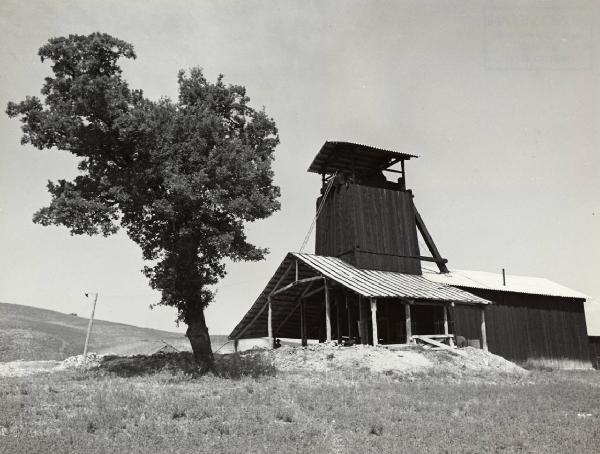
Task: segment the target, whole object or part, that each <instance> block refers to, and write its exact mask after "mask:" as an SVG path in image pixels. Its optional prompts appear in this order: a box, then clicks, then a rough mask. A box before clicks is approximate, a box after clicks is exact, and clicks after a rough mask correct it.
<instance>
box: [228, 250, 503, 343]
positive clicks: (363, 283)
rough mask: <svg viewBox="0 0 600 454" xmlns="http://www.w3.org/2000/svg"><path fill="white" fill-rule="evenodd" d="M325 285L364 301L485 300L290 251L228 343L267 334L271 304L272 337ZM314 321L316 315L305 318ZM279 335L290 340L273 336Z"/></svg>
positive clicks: (410, 276) (406, 276) (408, 277)
mask: <svg viewBox="0 0 600 454" xmlns="http://www.w3.org/2000/svg"><path fill="white" fill-rule="evenodd" d="M325 281H327V285H328V286H329V287H331V288H334V287H338V288H339V287H342V288H345V289H346V290H349V291H351V292H353V293H355V294H356V295H360V296H362V297H364V298H375V299H381V298H386V299H398V300H401V301H404V302H408V303H412V304H451V303H456V304H474V305H486V304H490V303H491V302H490V301H488V300H486V299H484V298H480V297H478V296H475V295H473V294H471V293H469V292H467V291H465V290H461V289H458V288H455V287H452V286H450V285H447V284H443V283H436V282H432V281H430V280H428V279H425V278H424V277H423V276H421V275H413V274H403V273H394V272H389V271H375V270H363V269H359V268H356V267H354V266H352V265H350V264H348V263H346V262H344V261H343V260H341V259H339V258H336V257H324V256H319V255H312V254H300V253H293V252H290V253H288V254H287V256H286V257H285V259H284V260H283V261H282V262H281V264H280V265H279V267H278V268H277V270H276V271H275V273H274V274H273V276H272V277H271V279H270V280H269V282H268V283H267V285H266V286H265V288H264V290H263V291H262V292H261V294H260V295H259V296H258V298H257V299H256V301H255V302H254V304H253V305H252V307H251V308H250V309H249V310H248V312H247V313H246V315H245V316H244V317H243V318H242V320H241V321H240V322H239V323H238V324H237V326H236V327H235V328H234V329H233V331H232V332H231V334H230V335H229V338H230V339H240V338H252V337H264V336H266V335H267V310H266V309H267V307H268V301H269V299H271V301H272V323H273V329H274V334H275V336H277V335H278V334H280V333H279V330H280V329H281V328H283V327H284V326H285V324H286V322H287V321H288V320H289V317H290V316H291V314H292V313H294V312H295V311H296V310H297V309H298V306H299V301H300V299H301V298H308V297H310V296H314V295H317V294H319V293H321V294H323V292H324V289H325ZM311 316H313V317H318V314H317V313H316V312H315V314H313V315H311ZM279 337H293V336H286V335H279Z"/></svg>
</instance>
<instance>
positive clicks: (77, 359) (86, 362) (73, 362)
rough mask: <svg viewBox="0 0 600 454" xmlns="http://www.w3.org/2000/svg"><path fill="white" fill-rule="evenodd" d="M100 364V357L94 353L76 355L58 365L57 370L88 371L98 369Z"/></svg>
mask: <svg viewBox="0 0 600 454" xmlns="http://www.w3.org/2000/svg"><path fill="white" fill-rule="evenodd" d="M101 363H102V356H101V355H98V354H96V353H88V354H87V355H86V356H83V355H76V356H70V357H69V358H67V359H65V360H64V361H63V362H62V363H61V364H60V365H59V367H58V368H59V369H78V370H89V369H96V368H97V367H100V364H101Z"/></svg>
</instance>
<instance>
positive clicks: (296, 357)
mask: <svg viewBox="0 0 600 454" xmlns="http://www.w3.org/2000/svg"><path fill="white" fill-rule="evenodd" d="M270 354H271V355H272V357H273V362H274V365H275V367H276V368H277V369H278V370H284V371H285V370H299V369H303V370H314V371H334V370H339V371H363V372H372V373H384V374H386V375H397V376H403V377H410V376H415V375H416V376H421V375H424V374H431V375H435V376H440V377H443V376H446V377H450V378H462V377H469V376H477V375H480V374H489V375H491V374H496V375H513V376H514V375H517V376H522V375H526V374H527V371H526V370H525V369H523V368H521V367H519V366H517V365H516V364H514V363H511V362H510V361H507V360H505V359H504V358H502V357H500V356H496V355H494V354H492V353H489V352H485V351H483V350H480V349H476V348H472V347H467V348H464V349H459V350H452V351H451V350H426V349H424V348H422V347H418V346H407V347H401V348H397V349H393V350H392V349H388V348H385V347H382V346H379V347H372V346H367V345H358V346H354V347H342V346H338V345H336V344H335V343H334V344H316V345H309V346H308V347H304V348H302V347H281V348H279V349H277V350H275V351H273V352H272V353H270Z"/></svg>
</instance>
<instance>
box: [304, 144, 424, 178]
mask: <svg viewBox="0 0 600 454" xmlns="http://www.w3.org/2000/svg"><path fill="white" fill-rule="evenodd" d="M417 157H418V156H416V155H412V154H408V153H400V152H397V151H392V150H385V149H383V148H376V147H370V146H368V145H361V144H357V143H351V142H330V141H328V142H325V144H323V146H322V147H321V150H319V152H318V153H317V155H316V156H315V159H314V160H313V162H312V164H311V165H310V167H309V168H308V171H309V172H313V173H319V174H330V173H334V172H339V171H342V172H352V173H358V174H365V173H366V174H368V173H373V172H377V171H382V170H385V169H387V168H388V167H390V166H393V165H394V164H396V163H397V162H400V161H407V160H409V159H411V158H417Z"/></svg>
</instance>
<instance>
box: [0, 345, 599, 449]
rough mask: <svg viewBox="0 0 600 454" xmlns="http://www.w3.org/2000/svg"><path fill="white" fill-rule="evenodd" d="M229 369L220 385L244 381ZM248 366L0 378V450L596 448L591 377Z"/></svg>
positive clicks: (595, 381)
mask: <svg viewBox="0 0 600 454" xmlns="http://www.w3.org/2000/svg"><path fill="white" fill-rule="evenodd" d="M233 360H234V361H232V362H230V363H229V365H226V366H222V367H221V369H220V371H219V373H220V374H221V375H224V376H226V375H228V370H227V368H230V369H231V370H232V371H234V372H236V373H233V374H229V375H234V376H236V375H237V373H239V372H244V371H245V370H246V371H249V369H248V368H249V367H250V366H249V365H248V364H245V365H244V364H241V365H240V363H239V361H237V362H236V357H235V356H234V357H233ZM252 367H253V368H252V374H253V375H254V378H253V377H250V376H244V377H241V378H238V379H227V378H220V377H216V376H213V375H211V376H205V377H201V378H191V376H189V375H185V374H183V373H182V372H167V371H164V370H163V371H159V372H154V373H151V374H146V375H136V374H135V372H134V374H133V376H129V377H122V376H118V375H116V374H115V373H114V372H109V371H107V370H103V371H100V372H98V371H88V372H84V371H63V372H57V373H52V374H40V375H34V376H30V377H22V378H18V379H17V378H4V379H0V452H2V453H37V452H54V453H65V452H78V453H84V452H85V453H104V452H131V453H138V452H157V453H159V452H160V453H170V452H234V453H255V452H256V453H259V452H260V453H262V452H270V453H279V452H286V453H288V452H302V453H329V452H343V453H353V452H379V453H388V452H390V453H391V452H402V451H404V452H436V453H437V452H473V453H476V452H477V453H479V452H540V453H541V452H544V453H546V452H590V453H592V452H598V447H599V446H600V373H598V372H597V371H578V372H542V371H540V372H532V373H531V374H529V375H528V376H526V377H524V378H514V379H513V380H512V381H511V380H510V379H505V380H502V381H498V382H496V383H493V382H490V380H488V378H489V377H473V379H471V380H468V381H456V380H448V379H446V378H444V377H439V376H437V377H436V376H423V377H419V379H413V381H406V380H398V379H395V378H393V377H390V376H386V375H385V374H375V375H373V374H368V373H366V372H362V373H361V372H357V373H352V374H351V375H347V374H346V375H345V376H343V375H341V374H340V373H336V372H335V371H329V372H324V373H317V372H311V373H308V372H302V371H299V372H285V373H277V375H273V374H274V370H273V368H272V367H270V365H269V364H258V365H256V364H255V365H254V366H252ZM234 369H235V370H234ZM130 375H131V374H130Z"/></svg>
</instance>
